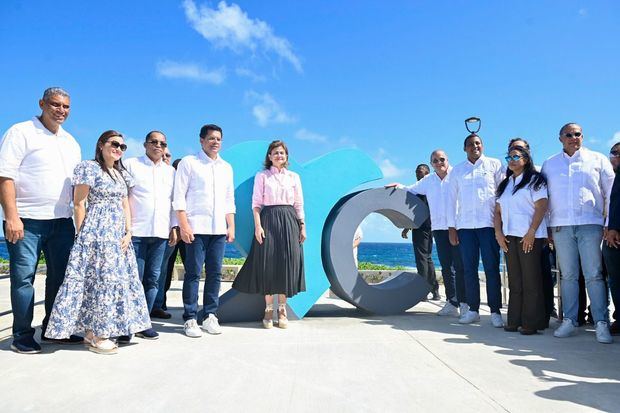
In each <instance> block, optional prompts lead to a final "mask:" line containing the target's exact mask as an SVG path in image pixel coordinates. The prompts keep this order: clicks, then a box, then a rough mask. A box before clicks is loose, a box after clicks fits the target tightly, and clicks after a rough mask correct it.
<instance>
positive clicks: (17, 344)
mask: <svg viewBox="0 0 620 413" xmlns="http://www.w3.org/2000/svg"><path fill="white" fill-rule="evenodd" d="M11 350H13V351H15V352H16V353H20V354H37V353H40V352H41V346H40V345H39V343H37V342H36V341H35V340H34V338H32V337H29V338H27V339H23V340H21V341H13V343H12V344H11Z"/></svg>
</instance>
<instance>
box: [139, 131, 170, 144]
mask: <svg viewBox="0 0 620 413" xmlns="http://www.w3.org/2000/svg"><path fill="white" fill-rule="evenodd" d="M154 133H159V134H160V135H163V136H164V138H165V137H166V134H165V133H163V132H162V131H158V130H152V131H150V132H149V133H147V134H146V136H145V137H144V142H148V141H149V139H151V136H152V135H153V134H154Z"/></svg>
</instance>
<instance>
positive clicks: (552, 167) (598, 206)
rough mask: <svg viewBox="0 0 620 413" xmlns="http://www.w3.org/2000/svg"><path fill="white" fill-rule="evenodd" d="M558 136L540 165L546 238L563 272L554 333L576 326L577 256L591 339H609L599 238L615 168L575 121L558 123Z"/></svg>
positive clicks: (564, 333) (569, 333) (564, 334)
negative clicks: (586, 141) (558, 147)
mask: <svg viewBox="0 0 620 413" xmlns="http://www.w3.org/2000/svg"><path fill="white" fill-rule="evenodd" d="M560 142H562V149H563V150H562V151H561V152H560V153H558V154H556V155H554V156H552V157H550V158H549V159H547V160H546V161H545V163H544V164H543V167H542V172H543V174H545V176H546V177H547V186H548V191H549V238H550V239H553V242H554V245H555V250H556V252H557V258H558V263H559V266H560V272H561V274H562V307H563V310H564V320H563V321H562V324H561V325H560V327H558V329H557V330H555V332H554V333H553V335H554V336H556V337H569V336H572V335H574V334H575V333H576V332H577V329H576V326H577V312H578V307H579V283H578V279H579V263H580V261H581V267H582V269H583V275H584V277H585V280H586V287H587V290H588V296H589V297H590V308H591V310H592V315H593V318H594V323H595V325H596V339H597V340H598V341H599V342H600V343H611V342H612V338H611V335H610V334H609V323H608V321H609V314H608V310H607V291H606V288H605V282H604V281H603V276H602V264H601V262H602V259H601V241H602V239H603V231H604V226H605V227H606V226H607V222H606V219H605V217H606V215H607V211H609V198H610V194H611V188H612V185H613V181H614V177H615V174H614V170H613V167H612V166H611V163H610V162H609V159H607V158H606V157H605V155H603V154H601V153H598V152H593V151H591V150H589V149H587V148H585V147H583V146H582V144H583V132H582V129H581V126H579V125H577V124H576V123H568V124H566V125H564V126H562V128H561V129H560Z"/></svg>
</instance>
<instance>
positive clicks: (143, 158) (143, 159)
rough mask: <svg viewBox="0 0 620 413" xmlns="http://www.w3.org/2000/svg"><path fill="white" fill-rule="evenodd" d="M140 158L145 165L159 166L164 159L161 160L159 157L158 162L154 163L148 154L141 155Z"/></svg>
mask: <svg viewBox="0 0 620 413" xmlns="http://www.w3.org/2000/svg"><path fill="white" fill-rule="evenodd" d="M140 160H141V161H142V163H143V164H145V165H149V166H155V167H157V166H160V165H161V164H162V163H164V161H162V160H161V159H160V160H159V162H157V163H155V162H153V161H152V160H151V158H149V157H148V156H146V154H144V155H142V156H141V157H140Z"/></svg>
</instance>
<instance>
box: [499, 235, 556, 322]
mask: <svg viewBox="0 0 620 413" xmlns="http://www.w3.org/2000/svg"><path fill="white" fill-rule="evenodd" d="M506 238H507V240H508V253H507V254H506V265H507V267H508V288H510V295H509V299H508V325H509V326H511V327H523V328H524V329H528V330H544V329H545V328H547V327H548V324H549V319H548V318H547V317H546V314H545V297H544V293H543V275H542V268H541V266H540V262H541V256H542V250H543V244H544V242H545V240H544V239H542V238H537V239H536V240H535V241H534V246H533V248H532V251H531V252H529V253H525V252H523V244H521V240H522V238H521V237H513V236H508V237H506Z"/></svg>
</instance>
